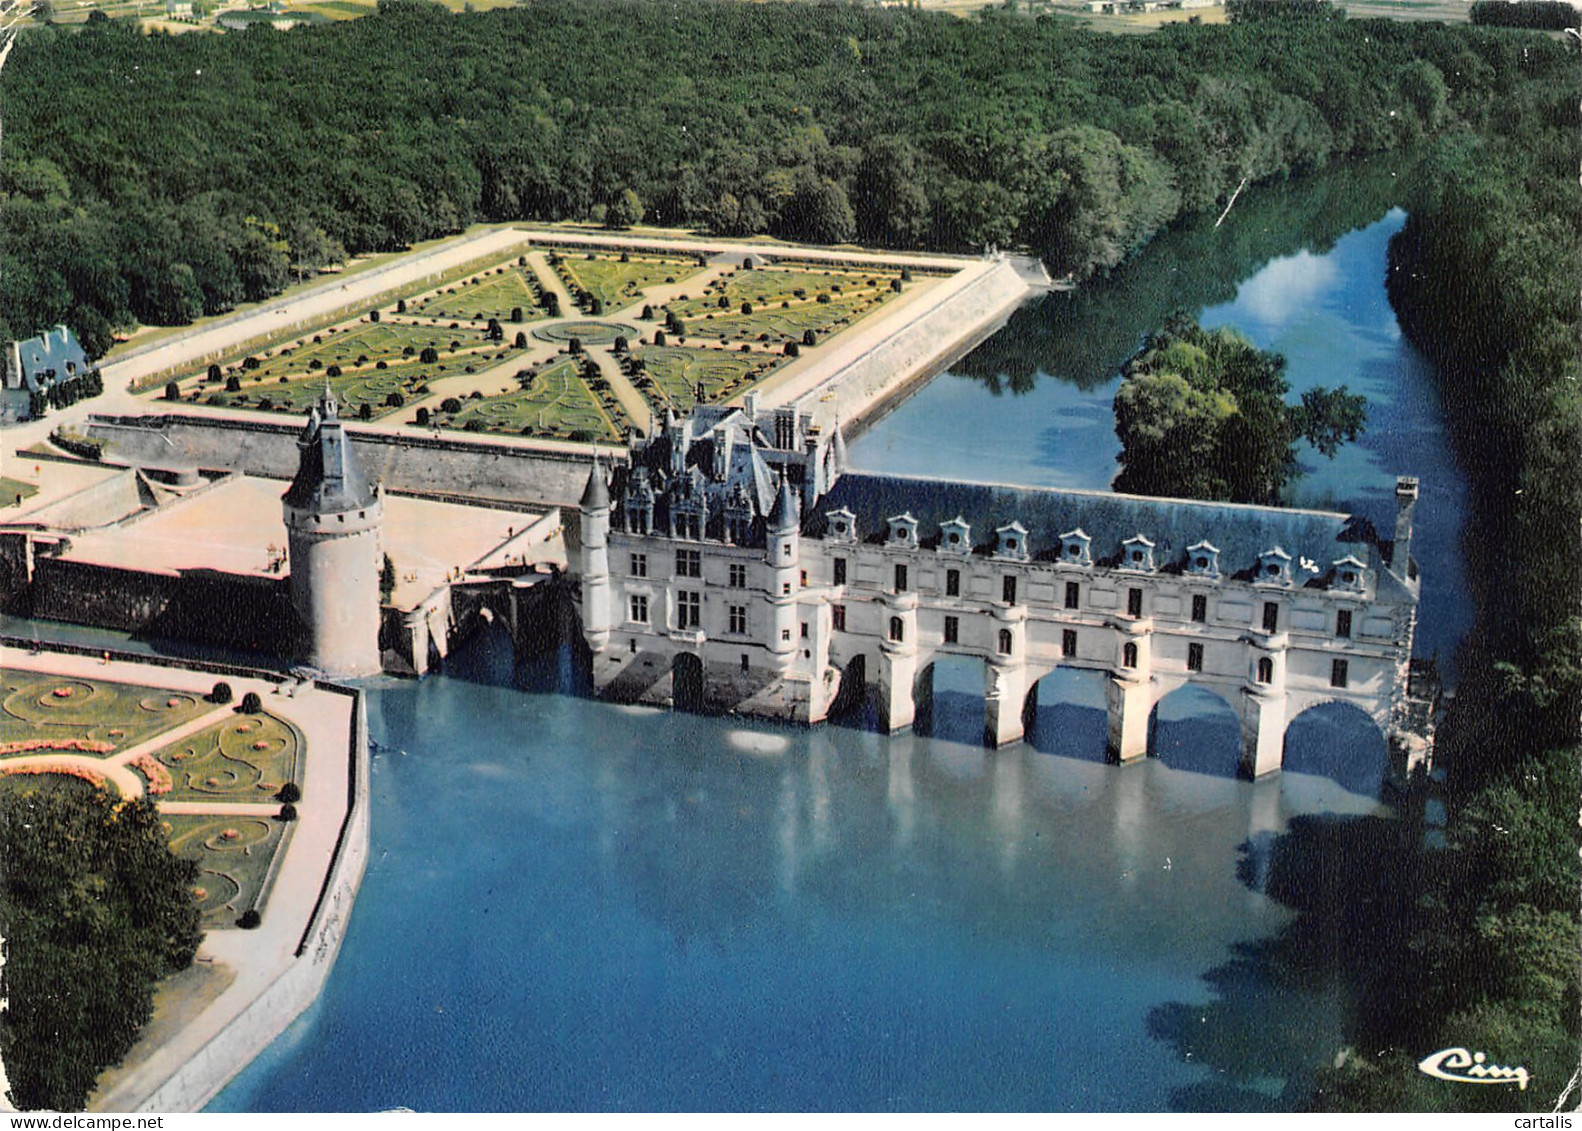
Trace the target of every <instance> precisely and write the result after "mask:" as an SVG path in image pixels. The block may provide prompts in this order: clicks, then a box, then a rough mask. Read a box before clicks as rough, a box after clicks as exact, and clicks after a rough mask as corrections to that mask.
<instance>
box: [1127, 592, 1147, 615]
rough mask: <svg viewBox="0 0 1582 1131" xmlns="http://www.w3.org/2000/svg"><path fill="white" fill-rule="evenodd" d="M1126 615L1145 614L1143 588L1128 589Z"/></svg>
mask: <svg viewBox="0 0 1582 1131" xmlns="http://www.w3.org/2000/svg"><path fill="white" fill-rule="evenodd" d="M1126 615H1127V616H1129V617H1140V616H1142V615H1143V591H1142V590H1141V589H1128V590H1127V591H1126Z"/></svg>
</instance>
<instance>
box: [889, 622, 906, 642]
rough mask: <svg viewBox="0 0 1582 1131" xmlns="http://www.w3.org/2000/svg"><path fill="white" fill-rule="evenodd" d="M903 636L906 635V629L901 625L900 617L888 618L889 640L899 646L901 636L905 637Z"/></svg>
mask: <svg viewBox="0 0 1582 1131" xmlns="http://www.w3.org/2000/svg"><path fill="white" fill-rule="evenodd" d="M905 634H906V627H905V626H904V625H903V624H902V623H901V618H900V617H891V618H890V639H891V640H893V641H895V642H896V643H897V644H899V643H900V642H901V638H902V637H903V636H905Z"/></svg>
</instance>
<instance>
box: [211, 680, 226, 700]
mask: <svg viewBox="0 0 1582 1131" xmlns="http://www.w3.org/2000/svg"><path fill="white" fill-rule="evenodd" d="M208 698H209V702H210V703H229V702H230V701H231V685H230V684H228V683H226V682H225V681H224V680H223V679H222V680H218V681H217V682H216V683H215V685H214V686H213V687H211V688H209V696H208Z"/></svg>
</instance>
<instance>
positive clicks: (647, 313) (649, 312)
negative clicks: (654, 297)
mask: <svg viewBox="0 0 1582 1131" xmlns="http://www.w3.org/2000/svg"><path fill="white" fill-rule="evenodd" d="M642 317H643V321H644V322H652V321H653V320H654V308H653V307H652V306H644V307H643V315H642Z"/></svg>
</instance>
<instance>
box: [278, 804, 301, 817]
mask: <svg viewBox="0 0 1582 1131" xmlns="http://www.w3.org/2000/svg"><path fill="white" fill-rule="evenodd" d="M296 819H297V807H296V806H295V805H282V806H281V807H280V820H282V821H295V820H296Z"/></svg>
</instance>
